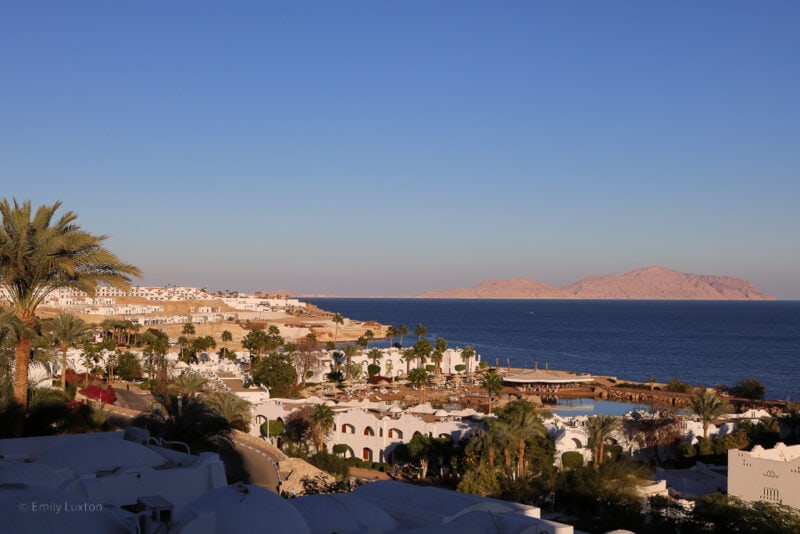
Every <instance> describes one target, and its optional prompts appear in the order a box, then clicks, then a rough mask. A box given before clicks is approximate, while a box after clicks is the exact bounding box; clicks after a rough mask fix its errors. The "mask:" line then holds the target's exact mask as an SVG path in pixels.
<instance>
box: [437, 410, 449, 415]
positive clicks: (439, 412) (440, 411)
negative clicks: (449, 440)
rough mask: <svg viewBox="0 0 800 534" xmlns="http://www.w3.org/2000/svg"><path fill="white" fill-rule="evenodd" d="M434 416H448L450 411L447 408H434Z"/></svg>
mask: <svg viewBox="0 0 800 534" xmlns="http://www.w3.org/2000/svg"><path fill="white" fill-rule="evenodd" d="M433 415H434V416H436V417H449V416H450V412H448V411H447V410H436V413H434V414H433Z"/></svg>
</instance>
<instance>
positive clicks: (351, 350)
mask: <svg viewBox="0 0 800 534" xmlns="http://www.w3.org/2000/svg"><path fill="white" fill-rule="evenodd" d="M356 352H358V345H353V344H352V343H351V344H350V345H347V346H345V348H344V356H345V358H347V365H346V366H345V368H344V373H345V380H349V379H350V364H351V363H352V362H353V356H355V355H356Z"/></svg>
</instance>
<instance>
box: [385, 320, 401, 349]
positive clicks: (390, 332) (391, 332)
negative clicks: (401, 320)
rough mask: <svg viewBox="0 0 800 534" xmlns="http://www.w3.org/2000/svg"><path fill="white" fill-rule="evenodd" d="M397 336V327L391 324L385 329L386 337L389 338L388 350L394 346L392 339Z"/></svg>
mask: <svg viewBox="0 0 800 534" xmlns="http://www.w3.org/2000/svg"><path fill="white" fill-rule="evenodd" d="M398 335H400V332H398V330H397V327H396V326H394V325H393V324H392V325H389V327H388V328H387V329H386V337H387V338H389V348H391V347H392V345H393V344H394V338H396V337H397V336H398Z"/></svg>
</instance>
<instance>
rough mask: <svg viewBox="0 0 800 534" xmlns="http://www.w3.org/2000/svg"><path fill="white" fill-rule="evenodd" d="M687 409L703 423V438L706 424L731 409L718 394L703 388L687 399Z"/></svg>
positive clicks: (706, 432)
mask: <svg viewBox="0 0 800 534" xmlns="http://www.w3.org/2000/svg"><path fill="white" fill-rule="evenodd" d="M689 410H691V412H692V413H693V414H695V415H696V416H697V417H699V418H700V421H701V422H702V423H703V438H706V439H707V438H708V425H709V423H711V421H712V420H714V419H716V418H717V417H719V416H720V415H722V414H725V413H728V412H729V411H730V410H731V407H730V405H729V404H728V403H727V402H725V400H723V399H721V398H720V396H719V395H717V394H716V393H715V392H713V391H710V390H705V391H703V392H702V393H699V394H697V395H695V396H694V397H692V398H691V399H689Z"/></svg>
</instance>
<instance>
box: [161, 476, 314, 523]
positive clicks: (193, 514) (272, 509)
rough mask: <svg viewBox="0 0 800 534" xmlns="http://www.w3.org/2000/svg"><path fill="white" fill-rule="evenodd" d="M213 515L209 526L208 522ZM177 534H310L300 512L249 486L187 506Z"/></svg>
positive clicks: (228, 488)
mask: <svg viewBox="0 0 800 534" xmlns="http://www.w3.org/2000/svg"><path fill="white" fill-rule="evenodd" d="M209 513H211V514H213V524H208V523H205V522H207V521H209V515H208V514H209ZM177 526H178V528H177V530H176V531H177V532H195V531H198V529H211V530H210V531H216V532H231V533H233V532H236V533H240V532H241V533H247V532H254V533H255V532H265V529H266V531H269V532H291V533H292V534H295V533H297V534H310V530H309V529H308V525H307V524H306V522H305V520H304V519H303V517H302V516H301V515H300V513H299V512H298V511H297V510H295V508H294V507H293V506H292V505H291V504H289V502H288V501H287V500H286V499H283V498H281V497H279V496H278V495H276V494H275V493H272V492H271V491H268V490H265V489H263V488H259V487H258V486H251V485H249V484H241V483H240V484H234V485H231V486H224V487H222V488H217V489H215V490H213V491H209V492H207V493H204V494H203V495H201V496H200V497H198V498H197V499H195V500H193V501H192V502H190V503H189V504H187V505H186V506H185V507H184V509H183V512H181V514H180V516H179V517H178V520H177Z"/></svg>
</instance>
